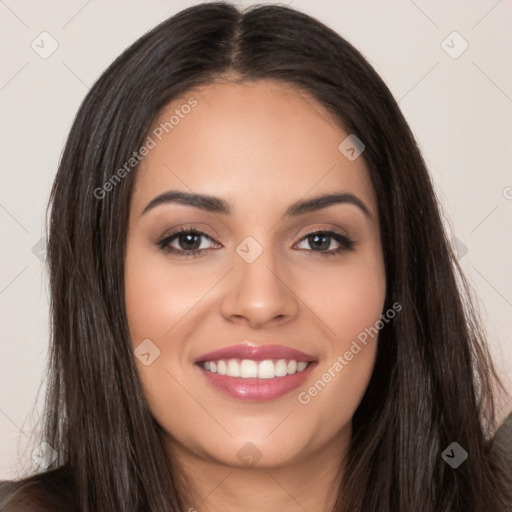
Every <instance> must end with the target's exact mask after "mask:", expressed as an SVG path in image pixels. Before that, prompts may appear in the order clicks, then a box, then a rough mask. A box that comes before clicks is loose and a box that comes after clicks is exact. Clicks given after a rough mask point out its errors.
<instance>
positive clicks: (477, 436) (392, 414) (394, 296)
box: [5, 3, 510, 512]
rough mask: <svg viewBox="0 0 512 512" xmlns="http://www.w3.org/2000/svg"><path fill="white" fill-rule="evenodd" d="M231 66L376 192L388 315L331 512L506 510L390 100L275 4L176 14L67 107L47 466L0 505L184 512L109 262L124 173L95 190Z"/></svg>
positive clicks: (496, 460) (404, 133)
mask: <svg viewBox="0 0 512 512" xmlns="http://www.w3.org/2000/svg"><path fill="white" fill-rule="evenodd" d="M232 71H234V72H235V73H237V74H238V75H239V76H241V77H242V78H243V79H244V80H258V79H273V80H278V81H281V82H284V83H288V84H290V85H292V86H294V87H299V88H302V89H303V90H305V91H308V92H309V93H311V94H312V95H313V97H314V98H316V100H317V101H318V102H319V103H320V104H322V105H323V106H325V107H326V108H327V109H328V110H329V111H330V112H331V113H332V114H333V115H334V116H335V118H336V119H338V120H339V123H340V126H342V127H343V128H344V129H345V130H346V131H347V132H348V133H351V134H355V135H356V136H357V137H358V138H359V139H360V140H362V141H363V142H364V145H365V151H364V153H363V158H364V159H365V162H366V164H367V167H368V169H369V171H370V175H371V179H372V183H373V186H374V188H375V190H376V193H377V197H378V203H379V204H378V207H379V217H380V219H381V226H380V229H381V238H382V241H383V250H384V261H385V269H386V279H387V297H386V302H385V305H384V309H385V310H387V309H389V308H390V307H391V306H392V304H394V303H395V302H399V303H400V304H401V305H402V311H401V313H400V315H398V316H397V317H396V319H395V320H394V321H393V322H390V323H389V324H388V325H386V327H385V328H384V329H382V331H381V333H380V335H379V343H378V352H377V359H376V364H375V369H374V372H373V375H372V378H371V381H370V383H369V386H368V388H367V390H366V393H365V395H364V397H363V399H362V401H361V403H360V405H359V407H358V409H357V411H356V413H355V415H354V417H353V438H352V441H351V446H350V450H349V454H348V458H347V461H346V462H347V470H346V471H345V472H344V481H343V482H342V488H341V489H340V490H339V495H338V500H337V503H336V506H335V509H334V511H333V512H342V511H343V512H348V511H350V512H370V511H378V512H410V511H411V510H419V509H421V510H422V512H489V511H491V510H493V511H500V512H501V511H504V510H505V506H506V505H505V504H506V502H507V500H508V499H510V496H507V491H506V482H505V473H504V471H503V468H502V460H501V458H500V455H499V453H498V452H497V451H496V450H494V449H493V441H492V436H493V433H494V430H495V428H496V425H495V406H494V401H493V395H492V390H493V385H494V384H495V383H499V381H498V378H497V376H496V373H495V370H494V368H493V365H492V362H491V360H490V357H489V354H488V349H487V347H486V342H485V338H484V333H483V331H482V329H481V327H480V321H479V319H478V315H477V312H476V311H475V310H474V309H473V307H472V305H471V300H470V293H469V289H468V286H467V284H466V281H465V279H464V277H463V275H462V273H461V271H460V268H459V266H458V264H457V261H456V258H455V257H454V255H453V254H452V251H451V249H450V246H449V243H448V240H447V236H446V234H445V231H444V229H443V224H442V219H441V214H440V206H439V204H438V201H437V198H436V195H435V193H434V189H433V185H432V182H431V179H430V177H429V174H428V172H427V169H426V166H425V163H424V161H423V159H422V157H421V155H420V152H419V150H418V147H417V145H416V142H415V140H414V138H413V135H412V134H411V131H410V129H409V127H408V125H407V123H406V121H405V119H404V117H403V116H402V114H401V112H400V110H399V108H398V106H397V103H396V101H395V100H394V99H393V97H392V95H391V93H390V91H389V90H388V88H387V87H386V85H385V84H384V82H383V81H382V80H381V79H380V78H379V76H378V75H377V74H376V72H375V71H374V70H373V68H372V67H371V66H370V65H369V64H368V63H367V62H366V60H365V59H364V57H363V56H362V55H361V54H360V53H359V52H358V51H357V50H356V49H355V48H354V47H353V46H351V45H350V44H349V43H348V42H347V41H345V40H344V39H343V38H342V37H340V36H339V35H338V34H336V33H335V32H334V31H332V30H331V29H329V28H328V27H326V26H325V25H323V24H321V23H319V22H318V21H316V20H315V19H313V18H311V17H309V16H307V15H305V14H302V13H300V12H297V11H296V10H293V9H290V8H286V7H281V6H271V5H268V6H255V7H252V8H248V9H246V10H245V11H240V10H239V9H237V8H236V7H234V6H233V5H230V4H226V3H208V4H201V5H197V6H195V7H192V8H189V9H186V10H184V11H181V12H179V13H178V14H177V15H175V16H173V17H172V18H169V19H167V20H166V21H164V22H163V23H161V24H160V25H158V26H157V27H156V28H154V29H153V30H152V31H150V32H149V33H147V34H145V35H144V36H143V37H141V38H140V39H139V40H138V41H136V42H135V43H134V44H133V45H132V46H130V47H129V48H128V49H127V50H126V51H124V52H123V53H122V54H121V55H120V56H119V57H118V58H117V59H116V60H115V61H114V62H113V63H112V64H111V65H110V66H109V68H108V69H107V70H106V71H105V72H104V73H103V74H102V75H101V77H100V78H99V79H98V81H97V82H96V83H95V85H94V86H93V87H92V89H91V90H90V92H89V93H88V94H87V96H86V98H85V100H84V101H83V103H82V105H81V107H80V109H79V111H78V114H77V116H76V119H75V121H74V123H73V126H72V129H71V132H70V134H69V138H68V140H67V143H66V146H65V150H64V153H63V155H62V159H61V162H60V166H59V170H58V173H57V176H56V179H55V182H54V186H53V189H52V193H51V201H50V207H51V217H50V220H49V241H48V250H47V260H48V265H49V273H50V289H51V319H52V338H51V349H50V358H49V376H50V378H49V383H48V392H47V400H46V409H45V416H44V434H43V437H42V440H44V441H46V442H48V443H49V444H50V445H51V446H52V447H53V448H54V449H55V450H56V451H57V453H58V459H57V460H56V462H55V463H54V465H53V466H52V467H50V468H49V469H50V471H48V472H46V473H42V474H40V475H37V476H32V477H31V478H28V479H25V480H22V481H21V482H18V483H16V485H14V487H15V488H16V492H15V494H13V496H14V495H17V496H25V498H24V499H26V500H28V502H30V500H33V501H36V499H40V501H41V503H44V504H45V506H48V507H50V506H49V505H47V503H49V501H48V500H51V499H54V500H60V502H59V503H60V504H61V507H62V509H63V510H64V509H65V510H72V509H73V508H75V509H76V510H80V511H82V512H93V511H94V512H111V511H113V510H116V511H118V510H123V511H139V510H140V511H145V512H148V511H152V512H157V511H158V512H163V511H165V510H167V511H175V512H177V511H178V510H184V509H186V508H187V507H186V506H185V505H184V503H182V498H181V496H182V493H181V491H180V485H181V484H180V480H179V478H178V474H179V473H178V471H177V467H175V462H174V461H173V460H171V459H172V458H171V457H168V456H167V455H166V452H165V449H164V447H163V442H162V439H163V433H162V431H161V430H160V429H159V427H158V425H157V423H156V422H155V420H154V419H153V418H152V416H151V414H150V411H149V409H148V407H147V404H146V402H145V399H144V394H143V391H142V387H141V384H140V382H139V380H138V377H137V371H136V365H135V363H134V357H133V351H132V344H131V340H130V336H129V332H128V327H127V318H126V311H125V304H124V286H123V266H124V254H125V246H126V227H127V215H128V211H129V206H130V196H131V192H132V184H133V179H134V175H135V173H136V172H137V170H136V167H135V168H134V169H133V170H131V171H128V172H126V173H124V174H123V178H122V179H120V180H118V181H116V182H115V186H112V188H113V190H109V191H108V193H102V192H99V191H101V190H105V189H104V188H103V189H102V187H104V184H105V183H106V182H107V181H109V180H111V179H112V176H113V175H114V173H115V172H116V171H117V170H118V169H120V168H121V167H123V166H124V165H125V164H126V162H127V161H128V160H129V159H130V157H131V156H132V154H133V152H134V151H137V149H138V148H140V147H141V146H142V144H143V143H144V140H145V139H146V137H147V134H148V131H149V130H150V127H151V126H152V123H153V121H154V120H155V118H156V116H157V115H158V113H159V112H160V111H161V109H162V108H163V107H164V106H165V105H166V104H168V103H169V102H170V101H171V100H173V99H174V98H175V97H177V96H178V95H181V94H183V93H185V92H186V91H187V90H189V89H191V88H193V87H196V86H200V85H205V84H208V83H211V82H212V81H213V80H216V79H217V78H219V77H222V76H225V75H227V74H228V73H230V72H232ZM452 442H457V443H458V444H459V445H460V446H461V447H463V448H464V450H465V451H466V452H467V453H468V454H469V457H468V459H467V460H466V461H465V462H464V463H463V464H462V465H461V466H459V467H458V468H457V469H453V468H451V467H450V466H449V465H448V464H447V463H446V462H445V461H444V460H443V458H442V457H441V454H442V452H443V450H445V448H447V447H448V446H449V445H450V444H451V443H452ZM57 477H58V478H59V479H60V480H59V482H61V485H62V486H63V488H62V489H63V490H62V493H61V495H60V497H59V496H56V493H55V492H52V491H51V487H50V485H49V484H47V485H46V487H45V486H42V487H39V489H43V490H42V491H41V492H40V494H41V497H40V498H36V490H35V489H36V487H34V485H33V484H34V482H35V479H38V481H40V482H43V483H44V482H45V481H46V482H50V481H51V478H54V479H56V478H57ZM45 479H46V480H45ZM64 491H65V492H67V494H66V493H65V492H64ZM16 493H17V494H16ZM13 500H14V498H12V497H11V503H13ZM45 500H46V501H45ZM66 500H67V501H66ZM5 510H9V508H8V507H7V506H6V508H5Z"/></svg>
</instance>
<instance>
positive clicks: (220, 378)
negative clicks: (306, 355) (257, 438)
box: [198, 362, 317, 401]
mask: <svg viewBox="0 0 512 512" xmlns="http://www.w3.org/2000/svg"><path fill="white" fill-rule="evenodd" d="M316 364H317V363H316V362H313V363H310V364H309V365H308V366H307V368H306V369H305V370H303V371H302V372H300V373H294V374H293V375H286V376H285V377H275V378H273V379H256V378H249V379H244V378H242V377H228V376H227V375H219V374H218V373H212V372H209V371H208V370H205V369H204V368H203V367H202V366H198V368H199V369H200V370H201V371H202V373H203V375H204V376H205V377H206V379H207V381H208V382H209V383H210V384H211V385H212V386H214V387H215V388H217V389H218V390H219V391H221V392H222V393H224V394H226V395H228V396H230V397H233V398H238V399H239V400H247V401H249V400H251V401H256V400H272V399H274V398H279V397H281V396H283V395H285V394H287V393H289V392H290V391H293V390H294V389H296V388H298V387H299V386H301V385H302V384H304V382H305V381H306V379H307V378H308V377H309V376H310V375H311V372H312V371H313V368H314V367H315V366H316Z"/></svg>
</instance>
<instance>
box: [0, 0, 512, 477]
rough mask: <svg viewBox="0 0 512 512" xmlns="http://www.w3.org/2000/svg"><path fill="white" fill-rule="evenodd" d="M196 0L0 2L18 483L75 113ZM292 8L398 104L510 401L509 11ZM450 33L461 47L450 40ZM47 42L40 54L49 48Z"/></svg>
mask: <svg viewBox="0 0 512 512" xmlns="http://www.w3.org/2000/svg"><path fill="white" fill-rule="evenodd" d="M196 3H198V2H195V1H193V0H189V1H184V0H183V1H181V0H179V1H172V2H169V1H167V2H164V1H156V0H151V1H145V2H142V1H139V2H136V1H133V0H132V1H124V2H121V1H101V0H91V1H89V2H87V1H85V0H73V1H70V0H65V1H64V0H62V1H53V0H52V1H46V2H37V1H22V0H20V1H14V0H5V1H0V34H1V36H0V37H1V43H2V44H1V62H2V66H1V70H0V108H1V118H0V119H1V120H0V126H1V128H0V130H1V132H0V134H1V155H2V158H1V184H2V186H1V190H0V230H1V231H0V233H1V262H2V264H1V267H0V311H1V322H2V324H1V329H0V344H1V345H0V348H1V356H0V389H1V395H0V433H1V436H0V479H1V478H12V477H14V476H16V475H17V474H18V473H19V472H20V471H21V470H22V468H23V466H22V463H23V464H26V463H27V461H28V462H30V461H31V451H30V448H29V446H30V445H29V441H30V436H31V432H32V429H33V424H34V420H35V419H36V417H37V414H38V412H40V409H41V407H40V405H41V398H42V397H43V392H44V389H45V387H44V384H43V385H42V387H40V386H41V382H42V379H43V377H44V368H45V361H46V355H47V347H48V341H47V336H48V300H47V295H46V289H47V287H46V275H45V270H44V267H43V263H42V261H41V259H40V257H38V254H39V252H40V250H41V246H39V245H38V242H39V241H40V239H41V237H42V236H43V227H44V212H45V207H46V203H47V200H48V195H49V192H50V187H51V183H52V180H53V178H54V175H55V172H56V168H57V164H58V161H59V157H60V154H61V151H62V149H63V145H64V142H65V139H66V136H67V133H68V130H69V128H70V126H71V123H72V120H73V117H74V115H75V113H76V111H77V109H78V107H79V104H80V102H81V101H82V99H83V97H84V96H85V94H86V93H87V90H88V89H89V87H90V86H91V85H92V84H93V83H94V81H95V80H96V79H97V78H98V76H99V75H100V74H101V73H102V71H103V70H104V69H105V68H106V67H107V65H108V64H110V62H111V61H112V60H113V59H114V58H115V57H116V56H117V55H118V54H119V53H121V52H122V50H123V49H125V48H126V47H127V46H128V45H130V44H131V43H132V42H134V41H135V40H136V39H137V38H138V37H139V36H140V35H142V34H143V33H144V32H146V31H147V30H149V29H151V28H152V27H154V26H155V25H156V24H158V23H159V22H160V21H162V20H163V19H165V18H166V17H168V16H171V15H172V14H174V13H176V12H177V11H179V10H181V9H182V8H184V7H188V6H190V5H194V4H196ZM238 3H239V4H240V5H249V3H250V2H245V1H244V2H238ZM290 5H291V6H292V7H295V8H297V9H299V10H302V11H304V12H306V13H308V14H311V15H313V16H315V17H317V18H318V19H320V20H321V21H323V22H325V23H327V24H328V25H329V26H331V27H332V28H333V29H334V30H336V31H337V32H339V33H340V34H341V35H342V36H344V37H345V38H347V39H348V40H349V41H350V42H351V43H352V44H354V45H355V46H356V47H357V48H359V49H360V50H361V51H362V53H363V54H364V55H365V56H366V57H367V58H368V59H369V61H370V62H371V63H372V65H373V66H374V67H375V68H376V70H377V72H378V73H380V75H381V76H382V78H383V79H384V80H385V82H386V83H387V84H388V86H389V87H390V89H391V91H392V92H393V94H394V96H395V98H397V100H399V104H400V107H401V109H402V111H403V113H404V115H405V117H406V118H407V120H408V122H409V124H410V126H411V127H412V129H413V131H414V133H415V135H416V137H417V140H418V142H419V144H420V146H421V148H422V151H423V154H424V157H425V159H426V161H427V164H428V165H429V168H430V170H431V172H432V174H433V177H434V180H435V183H436V186H437V190H438V194H439V196H440V199H441V202H442V204H443V206H444V209H445V212H446V215H447V218H449V219H450V225H451V226H452V227H449V229H450V233H451V236H456V237H457V239H458V240H459V242H458V247H459V250H460V253H459V255H460V262H461V265H462V267H463V269H464V270H465V272H466V275H467V276H468V278H469V280H470V282H471V283H472V285H473V287H474V290H475V294H476V295H477V296H478V300H479V303H480V304H481V308H482V317H483V319H484V321H485V323H486V327H487V331H488V334H489V339H490V342H491V350H492V353H493V355H494V358H495V360H496V363H497V365H498V368H499V370H500V373H501V375H502V376H503V378H504V379H505V382H506V384H507V387H508V389H509V391H510V392H511V393H512V378H511V367H512V344H511V334H510V333H511V331H512V321H511V312H512V286H511V282H512V279H511V277H512V276H511V274H512V266H511V265H510V261H512V257H511V256H512V243H511V237H510V233H511V221H512V215H511V210H512V176H511V174H510V169H511V161H512V155H511V149H510V147H511V141H512V122H511V113H512V99H511V98H512V72H511V66H510V48H512V30H511V28H512V27H511V20H512V3H511V2H510V0H500V1H496V0H480V1H475V0H472V1H467V0H464V1H463V0H460V1H451V2H449V3H448V2H443V1H428V2H427V1H425V0H415V1H414V2H413V1H411V0H394V1H388V2H383V1H378V0H373V1H355V0H341V1H336V2H335V1H327V0H315V1H311V0H310V1H307V0H293V1H292V2H290ZM44 31H46V32H48V33H49V34H50V35H51V37H52V38H53V39H54V40H55V41H57V43H58V48H57V50H56V51H55V52H54V53H53V54H52V55H50V56H49V57H48V58H47V59H43V58H41V57H40V56H39V54H38V53H36V51H34V50H33V49H32V47H31V43H32V41H34V40H35V43H34V45H37V44H39V45H40V46H42V45H41V43H38V41H40V38H38V36H39V34H41V33H42V32H44ZM454 31H456V32H458V33H459V34H460V36H461V37H462V38H463V39H461V38H460V37H459V36H457V35H455V36H454V35H450V34H452V32H454ZM448 36H449V37H448ZM43 37H49V36H43ZM445 40H446V42H445V43H444V44H442V42H443V41H445ZM45 41H46V44H45V48H47V49H48V48H50V42H51V41H50V39H46V40H45ZM464 41H467V43H468V45H469V46H468V48H467V50H466V51H464V53H462V54H461V55H460V56H458V57H457V58H452V56H450V55H449V54H448V53H447V51H448V52H450V53H451V54H452V55H454V56H455V55H456V54H457V53H459V51H460V50H462V49H463V48H464V46H465V43H464ZM445 50H446V51H445ZM39 51H42V50H39ZM43 249H44V247H43ZM466 251H467V252H466ZM39 255H40V254H39ZM38 390H40V396H39V400H38V401H36V396H37V392H38ZM36 404H37V405H36ZM34 407H35V408H34ZM500 408H501V412H500V416H501V417H503V416H504V415H505V414H506V413H507V412H509V411H510V410H512V401H508V400H507V399H505V398H503V397H501V398H500Z"/></svg>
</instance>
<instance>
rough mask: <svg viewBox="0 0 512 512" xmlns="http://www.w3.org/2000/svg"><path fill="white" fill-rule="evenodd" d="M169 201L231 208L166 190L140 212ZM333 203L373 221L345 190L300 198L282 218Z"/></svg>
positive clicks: (215, 199) (221, 202) (212, 209)
mask: <svg viewBox="0 0 512 512" xmlns="http://www.w3.org/2000/svg"><path fill="white" fill-rule="evenodd" d="M169 203H178V204H182V205H185V206H191V207H193V208H198V209H200V210H204V211H207V212H211V213H219V214H223V215H231V213H232V209H231V207H230V205H229V203H227V202H226V201H224V200H223V199H220V198H219V197H214V196H210V195H205V194H192V193H188V192H182V191H180V190H168V191H167V192H164V193H163V194H160V195H158V196H156V197H155V198H154V199H152V200H151V201H150V202H149V203H148V204H147V206H146V207H145V208H144V210H143V211H142V213H141V216H142V215H145V214H146V213H147V212H149V211H150V210H152V209H153V208H156V207H157V206H160V205H163V204H169ZM334 204H352V205H354V206H357V207H358V208H359V209H360V210H361V211H362V212H363V213H364V214H365V216H366V217H368V219H369V220H371V221H372V222H373V216H372V214H371V212H370V210H369V209H368V207H367V206H366V205H365V204H364V202H363V201H361V199H359V198H358V197H357V196H355V195H354V194H350V193H347V192H337V193H331V194H323V195H318V196H315V197H312V198H311V199H300V200H299V201H297V202H296V203H293V204H292V205H290V206H289V207H288V209H287V210H286V211H285V213H284V215H283V218H286V217H296V216H298V215H303V214H305V213H309V212H313V211H316V210H321V209H323V208H327V207H328V206H332V205H334Z"/></svg>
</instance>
